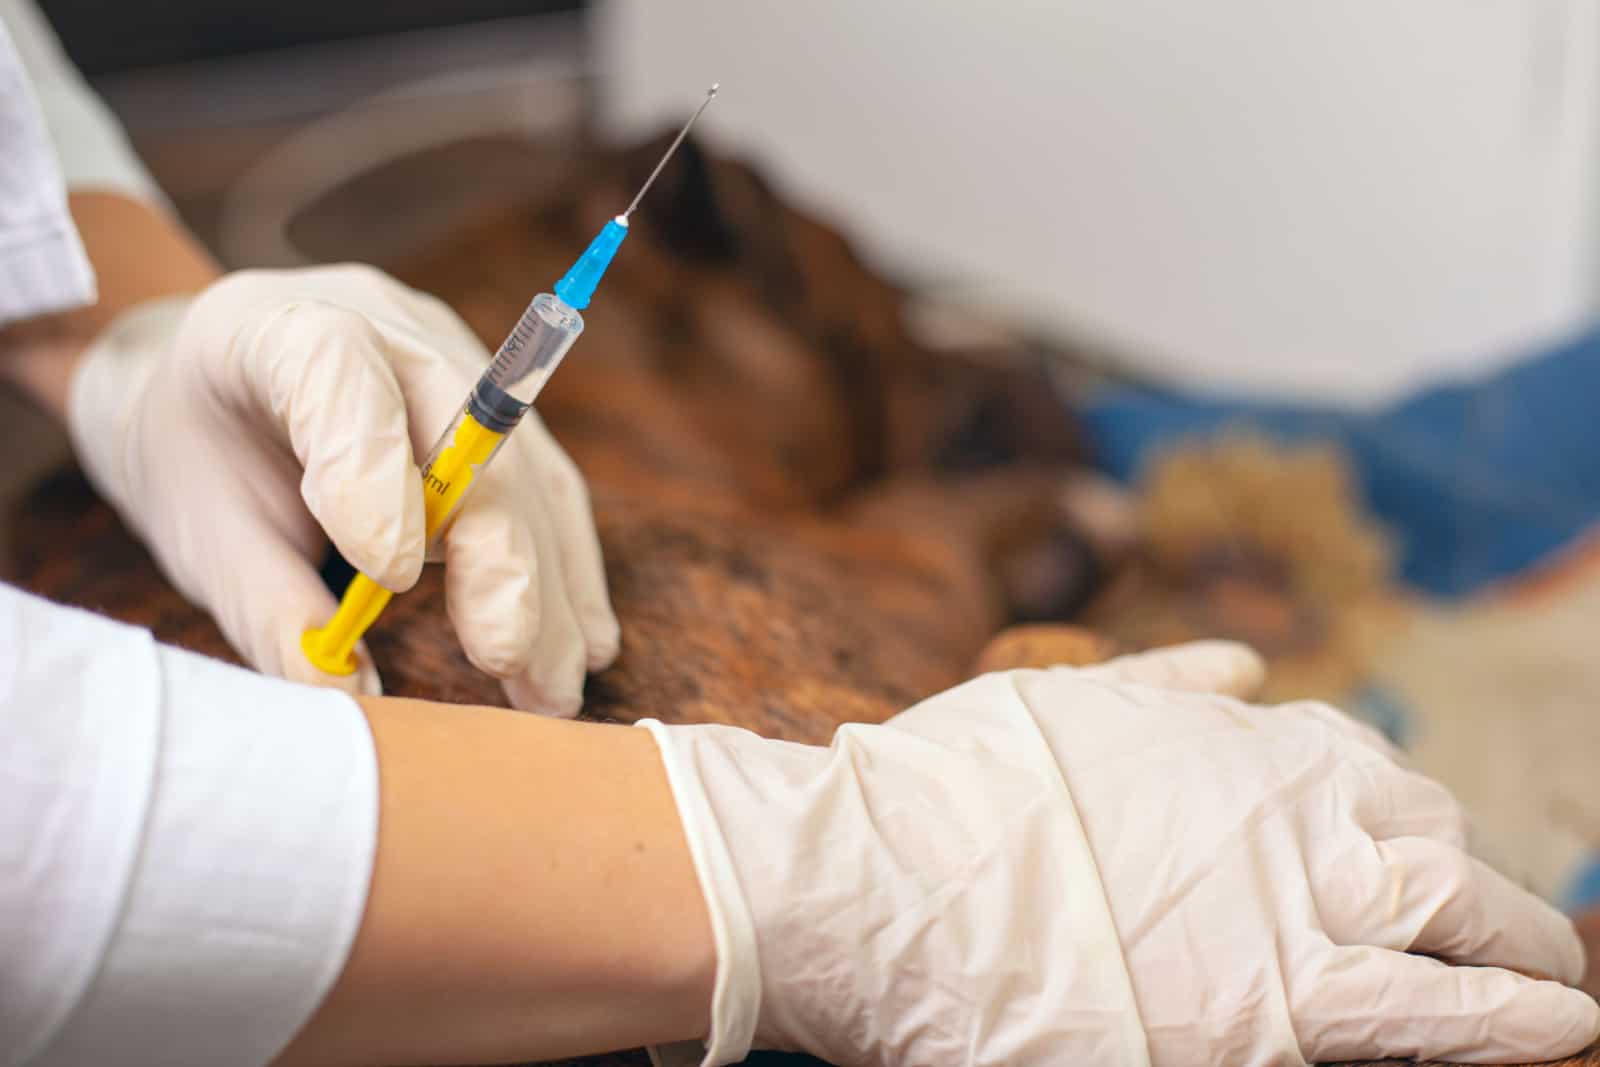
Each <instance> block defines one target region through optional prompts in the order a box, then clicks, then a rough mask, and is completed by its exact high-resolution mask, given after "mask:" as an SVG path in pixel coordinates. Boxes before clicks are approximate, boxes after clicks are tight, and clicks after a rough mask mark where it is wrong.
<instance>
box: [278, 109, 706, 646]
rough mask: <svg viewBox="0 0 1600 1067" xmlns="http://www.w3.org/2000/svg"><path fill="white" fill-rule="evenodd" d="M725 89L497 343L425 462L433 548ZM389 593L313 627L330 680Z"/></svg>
mask: <svg viewBox="0 0 1600 1067" xmlns="http://www.w3.org/2000/svg"><path fill="white" fill-rule="evenodd" d="M718 88H720V85H713V86H712V87H711V88H710V89H708V90H707V91H706V98H705V99H704V100H702V101H701V102H700V106H699V107H698V108H696V109H695V112H694V114H693V115H690V116H689V121H687V122H685V123H684V124H683V128H682V129H680V130H679V131H678V136H677V137H675V138H673V141H672V144H670V145H668V146H667V150H666V152H665V153H663V154H662V156H661V161H660V162H659V163H657V164H656V167H655V169H654V170H652V171H651V172H650V176H649V177H648V178H646V179H645V181H644V185H642V186H641V187H640V188H639V192H638V194H637V195H635V196H634V198H633V202H632V203H630V204H629V205H628V208H627V210H626V211H624V212H623V213H622V214H620V215H618V216H617V217H616V218H614V219H612V220H611V221H610V222H608V223H606V224H605V227H604V228H603V229H602V230H601V231H600V233H599V235H598V236H596V237H595V239H594V240H593V241H591V242H590V244H589V247H588V249H587V250H585V252H584V253H583V255H582V256H580V257H579V258H578V261H577V262H576V263H574V264H573V265H572V268H571V269H570V270H568V271H567V273H566V274H565V275H564V276H563V277H562V279H561V280H560V281H559V282H557V283H556V284H555V291H554V292H553V293H540V294H539V295H538V296H536V297H534V298H533V302H532V303H530V304H529V305H528V309H527V310H526V311H524V312H523V313H522V318H521V320H519V321H518V322H517V325H516V327H515V328H514V329H513V330H512V331H511V334H510V335H509V336H508V337H507V338H506V339H505V341H504V343H502V344H501V345H500V349H499V351H497V352H496V353H495V355H494V359H493V360H492V361H491V362H490V363H489V366H488V369H486V370H485V371H484V372H483V375H482V376H481V377H480V378H479V379H478V384H477V385H475V386H474V387H473V389H472V392H471V393H470V394H469V395H468V396H467V401H466V403H465V404H463V405H462V406H461V409H460V410H459V411H458V412H457V413H456V416H455V418H453V419H451V420H450V425H449V426H447V427H446V428H445V431H444V433H443V434H441V435H440V436H439V440H438V442H437V443H436V444H435V445H434V446H433V450H432V451H431V452H429V453H428V458H427V461H426V462H424V463H423V465H422V490H423V492H422V499H423V508H424V515H425V516H426V531H427V533H426V536H427V547H428V548H429V549H430V550H431V549H432V548H433V546H434V544H435V542H437V541H438V540H439V538H440V537H441V536H442V535H443V534H444V532H445V530H446V529H448V528H449V525H450V520H451V519H453V518H454V517H455V515H456V512H457V511H458V510H460V507H461V503H462V501H463V500H465V499H466V496H467V493H468V492H469V491H470V490H471V489H472V486H473V484H474V483H475V482H476V480H477V478H478V475H479V474H481V473H482V472H483V470H484V468H486V467H487V466H488V465H489V462H490V461H491V460H493V459H494V457H495V455H496V453H498V452H499V451H500V446H501V445H503V444H505V441H506V437H507V436H508V435H509V434H510V433H511V431H512V430H513V429H515V428H516V425H517V423H518V422H519V421H521V419H522V417H523V416H524V415H526V414H527V412H528V409H529V408H531V407H532V406H533V402H534V400H535V399H536V398H537V397H538V396H539V391H540V390H541V389H543V388H544V383H545V382H547V381H549V380H550V375H552V374H554V373H555V370H556V368H557V367H558V366H560V365H561V360H562V358H563V357H564V356H565V355H566V354H567V351H568V350H569V349H570V348H571V347H572V345H573V342H575V341H577V339H578V335H579V334H581V333H582V332H583V316H582V315H580V314H579V312H580V311H582V310H583V309H584V308H586V307H588V306H589V300H590V298H591V297H593V296H594V290H595V286H597V285H599V284H600V278H601V277H602V276H603V275H604V274H605V272H606V267H608V266H609V265H610V264H611V259H612V257H613V256H615V255H616V253H617V249H618V248H619V247H621V245H622V241H623V239H624V238H625V237H627V236H628V217H629V216H630V215H632V214H633V212H634V209H636V208H637V207H638V206H639V201H640V200H642V199H644V194H645V193H646V192H647V191H648V190H649V188H650V186H651V185H653V184H655V180H656V176H657V175H659V174H660V173H661V169H662V168H663V167H665V166H666V165H667V160H669V159H671V158H672V154H673V153H674V152H676V151H677V149H678V145H680V144H682V143H683V139H684V137H686V136H687V135H688V133H689V128H690V127H691V126H693V125H694V123H695V120H696V119H698V118H699V117H700V113H701V112H702V111H704V110H705V109H706V105H708V104H710V103H711V99H712V97H714V96H716V95H717V90H718ZM391 596H393V594H392V593H390V592H389V590H387V589H385V588H384V587H383V586H381V585H379V584H378V583H377V582H375V581H373V580H372V579H371V578H368V577H367V576H366V575H365V574H357V575H356V576H355V578H354V579H352V580H351V582H350V584H349V586H348V587H346V589H345V591H344V596H343V597H342V598H341V599H340V601H339V610H338V611H337V612H335V613H334V616H333V618H332V619H330V620H329V621H328V624H327V625H326V626H321V627H316V628H313V629H310V630H307V631H306V632H305V633H304V634H302V635H301V637H300V647H301V648H302V649H303V650H304V651H305V654H306V658H307V659H309V660H310V661H311V663H312V665H313V666H315V667H317V668H318V669H319V670H322V671H325V672H327V673H328V674H337V675H348V674H353V673H355V670H356V656H355V648H356V643H357V642H358V641H360V640H361V636H362V635H363V634H365V633H366V632H367V629H368V628H369V627H371V626H372V624H373V623H374V622H376V621H377V619H378V616H379V615H380V614H382V613H383V609H384V607H385V605H387V604H388V603H389V598H390V597H391Z"/></svg>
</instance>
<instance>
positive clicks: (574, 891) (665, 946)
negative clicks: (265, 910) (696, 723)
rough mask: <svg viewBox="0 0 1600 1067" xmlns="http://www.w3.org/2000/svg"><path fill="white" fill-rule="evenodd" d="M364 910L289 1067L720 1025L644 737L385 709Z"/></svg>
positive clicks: (673, 827) (468, 712) (379, 701)
mask: <svg viewBox="0 0 1600 1067" xmlns="http://www.w3.org/2000/svg"><path fill="white" fill-rule="evenodd" d="M362 704H363V708H364V710H365V711H366V714H367V719H368V722H369V723H370V724H371V727H372V734H373V737H374V740H375V742H376V745H377V752H378V765H379V780H380V791H381V800H380V811H381V813H380V818H379V826H380V829H379V840H378V852H377V859H376V862H375V865H374V869H373V877H372V887H371V891H370V894H369V898H368V903H367V909H366V913H365V917H364V919H363V921H362V925H361V930H360V933H359V934H358V935H357V938H356V942H355V946H354V948H353V950H352V952H351V956H350V959H349V961H348V963H347V964H346V966H345V969H344V973H343V975H342V976H341V977H340V979H339V981H338V983H337V985H336V986H335V988H334V990H333V992H332V993H331V994H330V995H329V996H328V998H327V999H326V1001H325V1002H324V1003H323V1005H322V1007H321V1009H320V1010H319V1011H318V1012H317V1013H316V1015H315V1016H314V1017H313V1018H312V1020H311V1022H310V1023H309V1024H308V1025H307V1026H306V1027H305V1029H304V1030H303V1031H302V1032H301V1034H300V1035H299V1036H298V1037H297V1038H296V1039H295V1041H294V1042H293V1044H292V1045H291V1046H290V1047H289V1048H288V1049H287V1050H286V1051H285V1052H284V1054H283V1055H282V1057H281V1058H280V1059H279V1061H278V1064H279V1067H302V1065H340V1064H352V1065H354V1064H361V1065H366V1067H372V1065H379V1064H413V1063H444V1062H453V1063H466V1062H485V1063H486V1062H509V1061H522V1060H529V1059H547V1058H556V1057H563V1056H570V1055H578V1054H582V1053H587V1052H598V1051H604V1050H606V1049H609V1048H618V1047H631V1046H636V1045H640V1044H645V1043H656V1042H666V1041H673V1040H680V1039H687V1038H693V1037H697V1036H700V1035H703V1034H704V1033H705V1032H706V1027H707V1023H708V1012H709V1007H710V1003H711V988H712V981H713V978H714V975H715V970H716V956H715V950H714V947H713V944H712V939H711V929H710V925H709V922H708V919H707V917H706V912H705V903H704V900H703V898H702V896H701V892H700V887H699V881H698V879H697V877H696V874H695V870H694V867H693V864H692V862H691V860H690V855H689V851H688V846H687V844H686V842H685V840H684V836H683V831H682V828H681V826H680V823H679V820H678V816H677V814H676V809H675V807H674V804H673V799H672V794H671V791H670V789H669V788H668V785H667V779H666V775H665V772H664V770H663V768H662V764H661V759H660V755H659V752H658V750H657V748H656V744H655V741H654V740H653V739H652V738H651V737H650V735H649V734H647V733H646V732H645V731H642V730H632V729H626V728H621V727H614V726H602V725H596V724H593V723H568V722H560V721H553V720H549V719H545V718H542V717H535V716H527V715H520V714H517V713H514V712H508V711H501V710H498V709H491V708H472V707H447V706H443V705H438V704H430V703H425V702H421V701H408V700H396V699H387V698H370V699H366V700H364V701H363V702H362Z"/></svg>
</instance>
